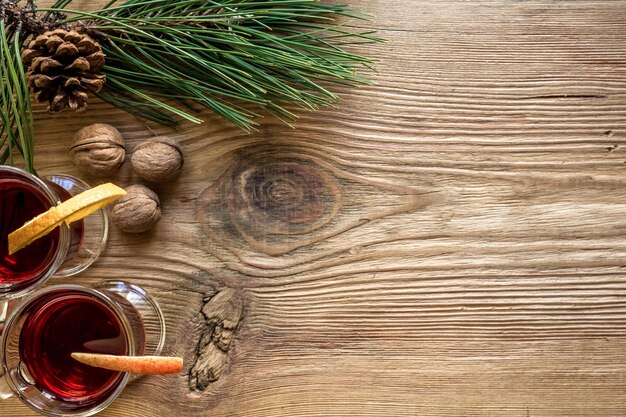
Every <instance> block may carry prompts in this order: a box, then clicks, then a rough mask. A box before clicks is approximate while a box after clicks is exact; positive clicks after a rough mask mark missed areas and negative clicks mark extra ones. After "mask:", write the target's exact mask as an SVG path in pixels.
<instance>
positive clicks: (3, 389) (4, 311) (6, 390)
mask: <svg viewBox="0 0 626 417" xmlns="http://www.w3.org/2000/svg"><path fill="white" fill-rule="evenodd" d="M8 315H9V302H8V301H6V300H0V336H1V335H2V331H3V330H4V322H5V321H6V320H7V316H8ZM12 396H13V391H11V387H9V384H8V383H7V380H6V379H5V378H4V375H2V373H0V400H6V399H7V398H9V397H12Z"/></svg>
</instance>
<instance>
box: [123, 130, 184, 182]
mask: <svg viewBox="0 0 626 417" xmlns="http://www.w3.org/2000/svg"><path fill="white" fill-rule="evenodd" d="M130 161H131V163H132V164H133V169H134V170H135V172H136V173H137V175H139V176H140V177H141V178H143V179H144V180H146V181H150V182H168V181H172V180H174V179H176V178H177V177H178V175H180V171H181V169H182V167H183V149H182V148H181V146H180V145H179V144H178V142H176V141H175V140H174V139H171V138H168V137H166V136H159V137H156V138H152V139H148V140H146V141H144V142H142V143H140V144H139V145H137V147H136V148H135V151H134V152H133V155H132V157H131V159H130Z"/></svg>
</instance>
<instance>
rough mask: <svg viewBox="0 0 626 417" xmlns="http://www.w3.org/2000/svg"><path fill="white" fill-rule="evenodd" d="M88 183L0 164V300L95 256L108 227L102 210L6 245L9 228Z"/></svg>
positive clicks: (68, 272) (77, 270) (71, 272)
mask: <svg viewBox="0 0 626 417" xmlns="http://www.w3.org/2000/svg"><path fill="white" fill-rule="evenodd" d="M87 189H89V186H88V185H87V184H85V183H84V182H83V181H81V180H79V179H77V178H74V177H71V176H68V175H51V176H47V177H41V178H38V177H36V176H34V175H32V174H30V173H28V172H26V171H24V170H22V169H20V168H15V167H10V166H4V165H0V300H4V301H6V300H9V299H12V298H16V297H20V296H22V295H24V294H26V293H27V292H29V291H32V290H34V289H36V288H37V287H39V286H41V285H43V284H44V283H45V282H46V281H47V280H48V279H49V278H50V277H51V276H53V275H55V276H66V277H67V276H71V275H75V274H78V273H80V272H82V271H84V270H85V269H86V268H87V267H89V266H90V265H91V264H92V263H93V262H94V261H95V260H96V259H97V258H98V256H99V255H100V252H101V251H102V249H104V247H105V245H106V241H107V237H108V231H109V226H108V219H107V214H106V211H104V210H99V211H97V212H96V213H94V214H92V215H90V216H88V217H86V218H84V219H83V220H80V221H77V222H74V223H72V224H71V225H70V226H69V227H68V226H67V225H65V224H63V225H61V226H59V227H58V228H57V229H55V230H54V231H53V232H51V233H50V234H49V235H47V236H45V237H43V238H41V239H38V240H37V241H35V242H33V243H32V244H30V245H29V246H27V247H26V248H24V249H22V250H20V251H18V252H16V253H15V254H13V255H11V256H9V255H8V249H7V246H8V240H7V236H8V235H9V233H10V232H12V231H13V230H15V229H17V228H18V227H21V226H22V225H23V224H24V223H25V222H26V221H28V220H30V219H31V218H33V217H35V216H36V215H38V214H41V213H42V212H44V211H46V210H48V209H49V208H50V207H52V206H54V205H56V204H58V203H59V202H61V201H65V200H67V199H69V198H70V197H72V196H74V195H76V194H78V193H80V192H83V191H85V190H87ZM3 308H5V307H2V306H0V310H2V309H3Z"/></svg>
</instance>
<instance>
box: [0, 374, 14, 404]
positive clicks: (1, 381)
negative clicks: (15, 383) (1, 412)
mask: <svg viewBox="0 0 626 417" xmlns="http://www.w3.org/2000/svg"><path fill="white" fill-rule="evenodd" d="M12 396H13V391H12V390H11V387H10V386H9V384H8V383H7V380H6V379H5V378H4V375H0V401H2V400H6V399H7V398H11V397H12Z"/></svg>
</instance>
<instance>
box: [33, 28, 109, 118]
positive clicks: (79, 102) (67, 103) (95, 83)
mask: <svg viewBox="0 0 626 417" xmlns="http://www.w3.org/2000/svg"><path fill="white" fill-rule="evenodd" d="M104 58H105V56H104V53H103V52H102V48H101V47H100V44H98V42H96V41H94V40H93V39H92V38H91V37H90V36H89V35H87V34H84V33H80V32H79V31H76V30H70V31H67V30H65V29H55V30H52V31H48V32H45V33H42V34H40V35H39V36H37V37H36V38H35V39H33V40H32V41H30V43H29V44H28V47H27V48H26V49H25V50H24V51H23V52H22V61H23V63H24V65H25V66H26V67H27V73H26V76H27V78H28V84H29V86H30V87H31V89H32V91H33V93H34V96H35V99H36V100H37V101H38V102H48V111H50V112H53V113H54V112H58V111H61V110H63V109H65V108H69V109H70V110H75V111H81V110H85V109H86V107H87V98H88V94H87V93H88V92H92V93H97V92H99V91H100V90H102V87H103V86H104V83H105V80H106V77H105V76H104V75H101V74H99V72H100V70H101V69H102V68H103V67H104V64H105V60H104Z"/></svg>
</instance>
